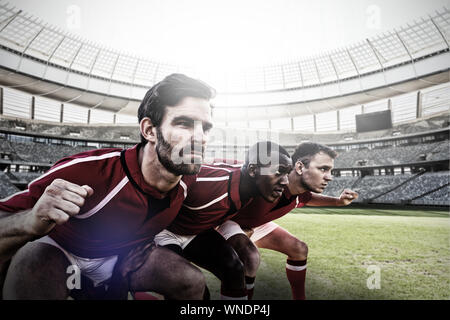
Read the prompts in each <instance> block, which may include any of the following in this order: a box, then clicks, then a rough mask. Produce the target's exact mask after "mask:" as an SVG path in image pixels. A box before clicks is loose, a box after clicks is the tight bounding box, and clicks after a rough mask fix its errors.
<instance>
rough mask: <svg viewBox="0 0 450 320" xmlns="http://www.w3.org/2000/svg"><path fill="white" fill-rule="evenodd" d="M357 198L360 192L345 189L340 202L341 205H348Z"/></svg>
mask: <svg viewBox="0 0 450 320" xmlns="http://www.w3.org/2000/svg"><path fill="white" fill-rule="evenodd" d="M356 199H358V194H357V193H356V192H355V191H352V190H350V189H344V191H342V193H341V195H340V197H339V200H338V203H339V205H340V206H347V205H349V204H350V203H352V201H353V200H356Z"/></svg>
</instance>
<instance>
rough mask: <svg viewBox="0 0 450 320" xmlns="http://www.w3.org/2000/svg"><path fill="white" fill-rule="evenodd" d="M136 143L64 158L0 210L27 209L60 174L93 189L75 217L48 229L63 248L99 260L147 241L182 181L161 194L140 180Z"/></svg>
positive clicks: (176, 204) (175, 206) (178, 200)
mask: <svg viewBox="0 0 450 320" xmlns="http://www.w3.org/2000/svg"><path fill="white" fill-rule="evenodd" d="M139 147H140V145H136V146H134V147H133V148H130V149H127V150H123V151H122V150H121V149H117V148H110V149H99V150H93V151H87V152H83V153H80V154H77V155H73V156H70V157H67V158H64V159H62V160H60V161H58V162H57V163H56V164H55V165H54V166H53V167H52V168H51V169H50V170H49V171H48V172H46V173H45V174H43V175H42V176H41V177H39V178H38V179H36V180H34V181H32V182H31V183H30V184H29V185H28V189H27V190H25V191H22V192H19V193H16V194H14V195H12V196H10V197H8V198H5V199H2V200H0V210H2V211H7V212H18V211H22V210H25V209H30V208H32V207H33V206H34V204H35V203H36V201H37V200H38V199H39V198H40V196H41V195H42V193H43V192H44V190H45V188H46V187H47V186H48V185H49V184H50V183H51V182H52V181H53V180H54V179H56V178H61V179H64V180H67V181H69V182H72V183H75V184H78V185H80V186H81V185H85V184H86V185H88V186H90V187H92V189H94V194H93V195H92V196H90V197H88V198H86V202H85V204H84V205H83V207H82V208H81V210H80V212H79V214H78V215H76V216H73V217H71V218H70V219H69V220H68V221H67V222H66V223H64V224H62V225H56V226H55V227H54V228H53V229H52V231H51V232H50V233H49V236H50V237H51V238H52V239H53V240H55V241H56V242H57V243H58V244H59V245H61V246H62V247H63V248H64V249H66V250H68V251H69V252H71V253H73V254H75V255H77V256H80V257H85V258H100V257H105V256H111V255H115V254H119V253H120V252H122V250H123V249H127V248H129V247H130V246H132V245H135V244H138V243H140V242H142V241H146V240H150V239H152V238H153V237H154V236H155V235H156V234H157V233H159V232H160V231H162V230H163V229H165V228H166V227H167V226H168V225H169V224H170V223H171V222H172V220H173V219H174V218H175V216H176V215H177V213H178V211H179V209H180V207H181V205H182V203H183V201H184V199H185V197H186V192H187V184H186V182H183V181H180V183H178V184H177V185H176V186H175V188H173V189H172V190H171V191H170V192H169V193H168V195H167V196H166V197H163V196H162V195H161V193H160V192H159V191H157V190H156V189H154V188H153V187H151V186H149V185H148V184H146V182H145V181H144V177H143V175H142V172H141V169H140V167H139V163H138V152H139ZM186 181H189V179H186Z"/></svg>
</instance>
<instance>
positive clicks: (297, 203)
mask: <svg viewBox="0 0 450 320" xmlns="http://www.w3.org/2000/svg"><path fill="white" fill-rule="evenodd" d="M309 200H311V192H309V191H306V192H304V193H302V194H300V195H298V196H293V195H291V193H290V192H289V189H288V188H285V189H284V191H283V195H282V196H281V197H280V199H279V200H278V201H276V202H274V203H270V202H267V201H265V200H264V199H263V198H261V197H258V198H255V199H253V201H252V202H250V203H249V204H248V205H246V206H244V207H243V208H241V209H240V210H239V212H238V213H237V214H236V215H235V216H234V217H233V218H232V220H233V221H235V222H237V223H238V224H239V225H240V226H241V227H243V228H256V227H259V226H261V225H263V224H265V223H267V222H270V221H273V220H276V219H278V218H280V217H282V216H284V215H285V214H287V213H289V212H290V211H291V210H292V209H294V208H301V207H303V206H304V205H305V204H306V203H307V202H308V201H309Z"/></svg>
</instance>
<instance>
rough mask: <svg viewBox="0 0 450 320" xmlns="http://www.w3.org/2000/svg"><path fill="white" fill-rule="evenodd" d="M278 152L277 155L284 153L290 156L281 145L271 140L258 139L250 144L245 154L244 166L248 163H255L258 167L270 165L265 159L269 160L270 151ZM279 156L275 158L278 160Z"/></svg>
mask: <svg viewBox="0 0 450 320" xmlns="http://www.w3.org/2000/svg"><path fill="white" fill-rule="evenodd" d="M274 151H275V152H278V153H279V155H282V154H284V155H285V156H287V157H288V158H290V157H291V156H290V155H289V152H287V151H286V149H284V148H283V147H282V146H280V145H278V144H277V143H275V142H272V141H260V142H257V143H255V144H254V145H252V146H251V147H250V148H249V149H248V151H247V153H246V154H245V163H244V167H248V165H249V164H256V165H257V166H259V167H264V166H268V165H271V163H270V162H267V160H271V154H272V152H274ZM279 158H280V157H278V158H277V160H279Z"/></svg>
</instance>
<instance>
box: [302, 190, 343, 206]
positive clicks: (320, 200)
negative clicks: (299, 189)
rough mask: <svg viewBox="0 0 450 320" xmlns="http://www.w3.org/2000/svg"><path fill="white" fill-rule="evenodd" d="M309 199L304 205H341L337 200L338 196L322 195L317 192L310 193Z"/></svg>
mask: <svg viewBox="0 0 450 320" xmlns="http://www.w3.org/2000/svg"><path fill="white" fill-rule="evenodd" d="M311 195H312V197H311V200H309V201H308V202H307V203H306V205H307V206H311V207H338V206H342V204H340V202H339V198H337V197H330V196H324V195H321V194H317V193H312V194H311Z"/></svg>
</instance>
